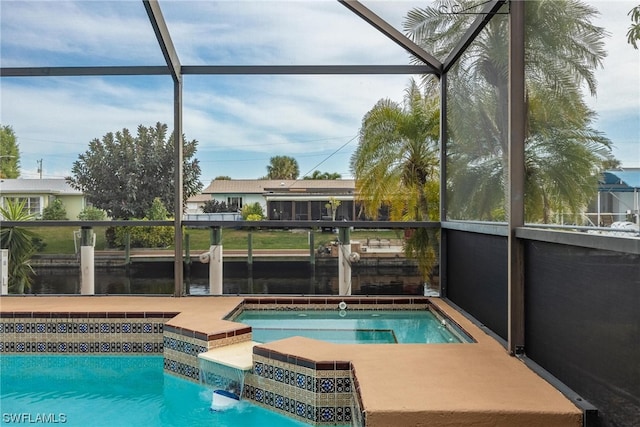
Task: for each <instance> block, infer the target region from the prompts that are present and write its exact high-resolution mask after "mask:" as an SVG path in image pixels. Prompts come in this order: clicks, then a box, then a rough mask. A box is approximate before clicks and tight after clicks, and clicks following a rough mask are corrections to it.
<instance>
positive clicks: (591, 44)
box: [404, 0, 610, 220]
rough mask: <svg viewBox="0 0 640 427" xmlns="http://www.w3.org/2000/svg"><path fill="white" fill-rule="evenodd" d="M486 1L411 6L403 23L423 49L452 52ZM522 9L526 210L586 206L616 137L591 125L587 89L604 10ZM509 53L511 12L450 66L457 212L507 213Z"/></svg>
mask: <svg viewBox="0 0 640 427" xmlns="http://www.w3.org/2000/svg"><path fill="white" fill-rule="evenodd" d="M481 3H484V2H472V1H468V0H462V1H459V0H456V1H455V4H456V5H459V6H457V7H458V8H459V9H458V10H460V9H462V10H465V11H466V13H459V14H455V13H454V14H443V13H442V11H443V10H452V8H453V4H454V2H452V1H449V0H440V1H437V2H436V3H435V4H434V5H433V6H431V7H426V8H424V9H414V10H412V11H410V12H409V13H408V15H407V18H406V20H405V26H404V28H405V30H406V31H407V32H408V33H409V34H410V35H411V36H412V37H413V39H414V40H415V41H416V42H417V43H418V44H420V45H421V46H422V47H424V48H425V49H427V50H428V51H430V52H432V53H434V54H435V55H436V56H437V57H441V58H445V57H446V56H447V54H448V53H449V52H451V50H452V49H453V47H454V46H455V45H456V44H457V43H458V41H459V39H460V37H461V36H462V34H463V32H464V31H465V30H466V28H467V27H468V26H469V25H470V24H471V22H472V21H473V20H474V19H475V18H476V15H474V14H472V13H470V12H472V11H474V10H475V9H474V5H478V4H481ZM525 7H526V19H527V22H526V29H525V32H526V35H525V43H526V45H525V75H526V91H527V95H526V96H527V104H528V108H529V123H528V135H527V140H526V154H527V160H526V167H527V170H526V173H527V178H528V181H527V184H526V189H527V203H526V204H527V217H528V219H529V220H531V219H542V220H548V219H549V215H550V211H551V210H552V208H554V207H555V208H558V207H559V206H565V207H570V208H571V209H576V208H578V207H579V206H582V205H586V203H587V202H588V193H589V191H588V190H589V189H592V190H595V188H596V185H595V179H596V176H597V171H598V168H599V164H600V162H601V161H602V160H604V157H606V156H603V155H606V153H607V151H608V149H609V144H610V142H609V141H608V140H607V139H606V138H604V137H603V136H602V135H601V134H600V133H598V132H597V131H594V130H593V129H591V128H590V127H589V124H590V121H591V120H592V119H593V118H594V114H593V112H592V111H590V110H589V109H588V108H587V107H586V105H585V104H584V102H583V100H582V92H581V90H582V87H583V86H584V87H586V88H587V89H588V90H589V92H590V93H591V94H592V95H594V94H595V92H596V79H595V75H594V71H595V69H596V68H597V67H599V66H601V65H602V61H603V59H604V57H605V55H606V53H605V51H604V43H603V37H604V36H605V31H604V29H603V28H601V27H597V26H595V25H593V24H591V22H590V21H591V19H592V18H593V17H594V16H595V15H596V14H597V11H596V10H595V9H593V8H591V7H589V6H587V5H585V4H583V3H581V2H580V1H577V0H541V1H535V2H533V1H531V2H525ZM507 52H508V19H507V16H506V15H497V16H495V17H493V18H492V19H491V21H490V22H489V23H488V24H487V26H486V27H485V29H484V30H483V31H482V32H481V34H480V35H479V36H478V37H477V38H476V40H475V41H474V42H473V43H472V44H471V45H470V46H469V48H468V49H467V51H466V52H465V54H464V55H463V56H462V57H461V58H460V59H459V60H458V62H457V64H456V65H455V66H454V67H452V68H451V70H450V71H449V79H448V83H449V88H448V105H449V110H448V117H449V122H448V128H449V136H450V139H449V141H448V158H449V160H450V162H449V163H448V165H447V168H448V177H447V178H448V180H449V182H448V198H449V206H448V208H449V212H450V214H451V215H452V216H453V217H459V218H471V219H486V220H500V219H504V191H503V188H504V183H505V182H506V177H505V174H506V172H507V161H508V158H507V155H508V133H507V132H508V126H507V119H508V103H507V99H508V55H507ZM561 159H562V160H563V162H561V161H560V160H561ZM585 174H586V175H585ZM541 199H542V200H543V207H542V209H540V208H539V206H540V205H539V203H540V200H541ZM553 200H555V201H553Z"/></svg>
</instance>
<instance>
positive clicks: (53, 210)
mask: <svg viewBox="0 0 640 427" xmlns="http://www.w3.org/2000/svg"><path fill="white" fill-rule="evenodd" d="M42 219H44V220H66V219H69V218H67V210H66V209H65V208H64V204H62V200H60V199H54V200H53V201H52V202H51V203H50V204H49V206H47V207H46V208H44V209H42Z"/></svg>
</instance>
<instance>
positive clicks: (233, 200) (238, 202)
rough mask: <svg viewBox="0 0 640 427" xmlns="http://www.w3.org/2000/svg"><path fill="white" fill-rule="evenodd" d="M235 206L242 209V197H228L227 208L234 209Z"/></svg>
mask: <svg viewBox="0 0 640 427" xmlns="http://www.w3.org/2000/svg"><path fill="white" fill-rule="evenodd" d="M234 206H235V208H236V209H238V210H240V209H242V197H227V207H228V208H229V209H233V207H234Z"/></svg>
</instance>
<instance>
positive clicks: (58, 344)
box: [0, 312, 166, 355]
mask: <svg viewBox="0 0 640 427" xmlns="http://www.w3.org/2000/svg"><path fill="white" fill-rule="evenodd" d="M116 314H118V315H119V316H120V317H118V316H116ZM149 314H150V315H149V316H146V315H145V314H144V313H90V316H89V313H15V312H13V313H11V312H10V313H7V312H4V313H2V316H1V317H0V334H1V336H2V338H1V339H0V353H15V354H24V353H39V354H52V353H56V354H59V353H67V354H69V353H71V354H128V355H131V354H158V353H162V351H163V348H162V333H163V328H164V322H165V320H166V319H165V318H164V317H162V316H164V314H163V313H149Z"/></svg>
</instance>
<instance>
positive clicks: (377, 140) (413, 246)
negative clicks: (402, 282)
mask: <svg viewBox="0 0 640 427" xmlns="http://www.w3.org/2000/svg"><path fill="white" fill-rule="evenodd" d="M439 123H440V113H439V109H438V99H437V98H434V97H429V96H424V94H423V93H422V92H421V90H420V88H419V86H418V84H417V83H416V82H415V81H414V80H411V82H410V85H409V87H408V88H407V90H406V92H405V97H404V101H403V103H402V104H400V103H397V102H395V101H392V100H390V99H381V100H380V101H378V103H377V104H376V105H375V106H374V107H373V108H372V109H371V110H370V111H369V112H368V113H367V114H366V115H365V117H364V118H363V120H362V126H361V128H360V134H359V143H358V147H357V148H356V150H355V152H354V154H353V156H352V158H351V170H352V172H353V174H354V176H355V178H356V193H357V195H358V196H357V200H358V202H359V203H360V205H361V206H362V209H363V211H364V212H363V213H364V214H365V215H366V216H367V217H370V218H377V217H378V214H379V212H380V211H381V210H382V209H386V210H388V213H389V219H390V220H392V221H411V220H413V221H429V220H437V219H438V200H439V197H438V193H439V191H438V188H439V184H438V180H439V167H438V164H439V154H438V153H439V151H438V137H439ZM435 243H436V240H435V235H434V234H433V233H432V232H431V231H430V230H429V229H425V228H420V229H417V230H415V232H413V234H412V235H411V236H410V237H409V238H408V239H407V242H406V247H405V253H406V254H407V256H410V257H413V258H415V259H417V260H418V263H419V266H420V269H421V272H422V274H423V276H424V279H425V280H428V278H429V275H430V274H431V270H432V268H433V266H434V265H435V263H436V257H435V251H434V246H435Z"/></svg>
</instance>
